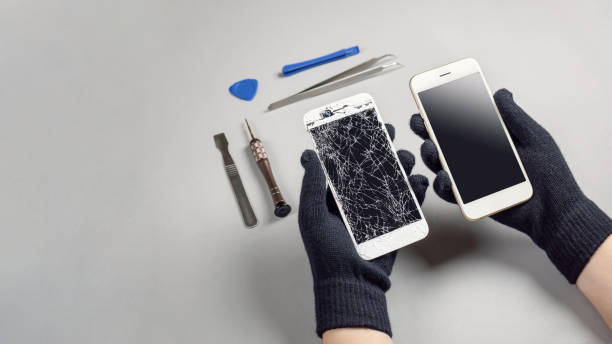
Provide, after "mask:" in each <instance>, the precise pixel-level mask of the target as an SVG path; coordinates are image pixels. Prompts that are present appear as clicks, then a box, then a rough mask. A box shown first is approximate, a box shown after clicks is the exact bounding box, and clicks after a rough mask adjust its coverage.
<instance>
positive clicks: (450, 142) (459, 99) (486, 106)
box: [418, 72, 525, 203]
mask: <svg viewBox="0 0 612 344" xmlns="http://www.w3.org/2000/svg"><path fill="white" fill-rule="evenodd" d="M418 95H419V99H420V100H421V103H422V105H423V109H424V110H425V113H426V114H427V118H428V119H429V123H430V125H431V129H432V130H433V132H434V134H435V136H436V138H437V140H438V144H439V145H440V150H441V151H442V153H443V154H444V157H445V158H446V163H447V165H448V168H449V170H450V172H451V174H452V176H453V179H454V181H455V184H456V186H457V189H458V190H459V194H460V195H461V198H462V199H463V203H469V202H472V201H474V200H477V199H479V198H482V197H484V196H487V195H490V194H492V193H495V192H497V191H500V190H503V189H505V188H508V187H510V186H513V185H516V184H519V183H521V182H524V181H525V177H524V176H523V172H522V171H521V168H520V166H519V164H518V161H517V159H516V157H515V155H514V152H513V151H512V146H511V145H510V141H509V140H508V137H507V136H506V133H505V132H504V128H503V127H502V123H501V121H500V119H499V117H498V115H497V113H496V110H495V104H494V103H493V102H492V101H491V98H490V97H489V93H488V91H487V88H486V87H485V84H484V81H483V80H482V77H481V75H480V73H478V72H476V73H473V74H470V75H468V76H465V77H463V78H460V79H457V80H455V81H451V82H449V83H446V84H443V85H440V86H436V87H433V88H430V89H428V90H425V91H422V92H419V94H418Z"/></svg>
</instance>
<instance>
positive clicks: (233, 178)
mask: <svg viewBox="0 0 612 344" xmlns="http://www.w3.org/2000/svg"><path fill="white" fill-rule="evenodd" d="M214 139H215V146H217V148H218V149H219V150H220V151H221V155H223V166H224V167H225V173H226V174H227V177H228V178H229V180H230V183H231V184H232V189H234V195H236V200H237V201H238V205H239V206H240V212H241V213H242V219H243V220H244V224H245V225H247V226H248V227H255V226H257V217H256V216H255V212H253V207H251V202H249V198H248V197H247V194H246V191H244V185H242V180H241V179H240V174H238V169H237V168H236V165H235V164H234V159H232V156H231V155H230V152H229V150H228V149H227V146H228V143H227V138H226V137H225V133H220V134H217V135H215V136H214Z"/></svg>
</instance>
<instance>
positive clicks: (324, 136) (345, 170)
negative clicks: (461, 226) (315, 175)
mask: <svg viewBox="0 0 612 344" xmlns="http://www.w3.org/2000/svg"><path fill="white" fill-rule="evenodd" d="M310 133H311V135H312V137H313V139H314V142H315V146H316V148H317V151H318V153H319V158H320V159H321V162H322V163H323V165H324V167H325V170H326V171H327V175H328V178H329V181H330V182H331V184H332V185H333V186H334V189H335V191H336V197H337V199H336V201H337V203H338V205H339V206H340V207H341V208H342V210H343V212H344V215H345V217H346V220H347V222H348V224H349V226H350V228H351V229H352V232H353V236H354V237H355V241H357V243H358V244H360V243H362V242H365V241H368V240H370V239H373V238H376V237H378V236H380V235H383V234H385V233H388V232H391V231H393V230H395V229H397V228H400V227H403V226H406V225H408V224H410V223H412V222H415V221H419V220H420V219H421V215H420V214H419V211H418V208H417V206H416V204H415V202H414V199H413V198H412V194H411V193H410V189H409V186H408V182H407V181H406V179H405V178H404V175H403V174H402V171H401V170H400V165H399V162H398V160H397V159H396V157H395V155H394V154H393V151H392V150H391V149H392V147H391V145H390V144H389V142H388V140H387V135H386V134H385V132H384V131H383V128H382V123H381V122H380V121H379V120H378V117H377V115H376V112H375V109H374V108H369V109H365V110H363V111H361V112H358V113H355V114H353V115H349V116H346V117H343V118H340V119H338V120H335V121H331V122H328V123H325V124H321V125H319V126H317V127H314V128H311V129H310Z"/></svg>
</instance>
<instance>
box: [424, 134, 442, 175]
mask: <svg viewBox="0 0 612 344" xmlns="http://www.w3.org/2000/svg"><path fill="white" fill-rule="evenodd" d="M421 158H422V159H423V162H424V163H425V166H427V167H428V168H429V169H430V170H431V171H432V172H434V173H438V171H440V170H441V169H442V165H441V164H440V158H439V157H438V150H437V149H436V145H435V144H434V143H433V141H432V140H430V139H427V140H425V142H423V144H422V145H421Z"/></svg>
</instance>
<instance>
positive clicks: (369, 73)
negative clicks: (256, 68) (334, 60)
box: [268, 54, 403, 111]
mask: <svg viewBox="0 0 612 344" xmlns="http://www.w3.org/2000/svg"><path fill="white" fill-rule="evenodd" d="M396 59H397V57H396V56H395V55H392V54H386V55H382V56H380V57H375V58H373V59H369V60H367V61H366V62H363V63H360V64H358V65H357V66H355V67H353V68H349V69H347V70H345V71H344V72H342V73H339V74H336V75H334V76H332V77H331V78H328V79H325V80H323V81H321V82H319V83H318V84H315V85H312V86H310V87H308V88H307V89H305V90H303V91H300V92H298V93H296V94H294V95H292V96H289V97H287V98H285V99H281V100H279V101H277V102H274V103H272V104H270V105H269V106H268V111H271V110H274V109H278V108H280V107H283V106H285V105H289V104H293V103H295V102H297V101H300V100H302V99H306V98H310V97H314V96H318V95H320V94H323V93H327V92H329V91H333V90H336V89H339V88H342V87H344V86H348V85H352V84H354V83H356V82H359V81H362V80H365V79H369V78H372V77H375V76H377V75H380V74H383V73H386V72H390V71H393V70H396V69H399V68H401V67H403V65H402V64H400V63H399V62H397V61H395V60H396Z"/></svg>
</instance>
